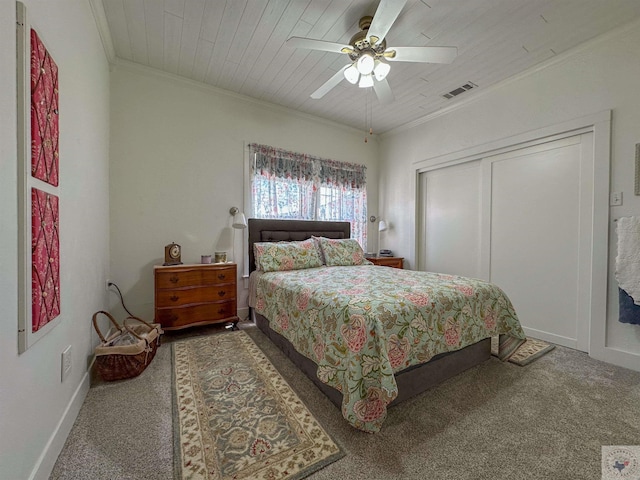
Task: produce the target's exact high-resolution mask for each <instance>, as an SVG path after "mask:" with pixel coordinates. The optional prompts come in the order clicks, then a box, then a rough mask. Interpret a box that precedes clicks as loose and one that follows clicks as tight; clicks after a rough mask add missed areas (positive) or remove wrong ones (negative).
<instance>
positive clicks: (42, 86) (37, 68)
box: [31, 29, 59, 187]
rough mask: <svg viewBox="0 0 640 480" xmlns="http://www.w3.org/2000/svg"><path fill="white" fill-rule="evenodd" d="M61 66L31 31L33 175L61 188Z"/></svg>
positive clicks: (33, 31)
mask: <svg viewBox="0 0 640 480" xmlns="http://www.w3.org/2000/svg"><path fill="white" fill-rule="evenodd" d="M58 138H59V135H58V66H57V65H56V62H54V61H53V58H51V55H49V52H48V51H47V49H46V48H45V46H44V44H43V43H42V41H41V40H40V38H39V37H38V34H37V33H36V31H35V30H33V29H31V175H33V176H34V177H35V178H37V179H38V180H42V181H43V182H47V183H49V184H51V185H53V186H55V187H57V186H58Z"/></svg>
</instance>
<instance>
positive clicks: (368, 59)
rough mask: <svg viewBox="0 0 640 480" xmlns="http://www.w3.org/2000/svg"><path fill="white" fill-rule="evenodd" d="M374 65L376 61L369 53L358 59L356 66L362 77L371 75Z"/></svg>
mask: <svg viewBox="0 0 640 480" xmlns="http://www.w3.org/2000/svg"><path fill="white" fill-rule="evenodd" d="M374 64H375V60H374V59H373V57H372V56H371V55H370V54H368V53H363V54H362V55H361V56H360V58H359V59H358V61H357V63H356V66H357V68H358V71H359V72H360V73H361V74H362V75H371V72H373V67H374Z"/></svg>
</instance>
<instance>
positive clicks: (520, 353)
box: [491, 337, 556, 366]
mask: <svg viewBox="0 0 640 480" xmlns="http://www.w3.org/2000/svg"><path fill="white" fill-rule="evenodd" d="M554 348H556V346H555V345H550V344H548V343H546V342H543V341H542V340H537V339H535V338H527V339H526V340H525V342H524V343H523V344H522V345H520V346H519V347H518V348H517V349H516V351H515V352H514V353H513V354H511V355H510V356H509V361H510V362H511V363H515V364H516V365H520V366H524V365H527V364H529V363H531V362H533V361H534V360H537V359H538V358H540V357H542V356H543V355H545V354H547V353H549V352H550V351H551V350H553V349H554ZM491 354H492V355H494V356H496V357H497V356H498V337H492V338H491Z"/></svg>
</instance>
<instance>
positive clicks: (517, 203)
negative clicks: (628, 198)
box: [484, 134, 593, 350]
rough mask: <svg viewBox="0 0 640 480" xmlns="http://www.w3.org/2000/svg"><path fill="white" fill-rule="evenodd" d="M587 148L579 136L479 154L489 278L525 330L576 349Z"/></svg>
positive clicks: (583, 340) (582, 339) (584, 289)
mask: <svg viewBox="0 0 640 480" xmlns="http://www.w3.org/2000/svg"><path fill="white" fill-rule="evenodd" d="M592 150H593V140H592V135H591V134H586V135H577V136H574V137H570V138H565V139H562V140H556V141H553V142H548V143H545V144H542V145H537V146H535V147H529V148H524V149H520V150H515V151H512V152H510V153H506V154H502V155H499V156H494V157H489V158H485V159H484V165H485V172H487V171H488V172H490V177H491V178H490V184H491V196H490V199H491V200H490V201H491V216H490V220H489V222H488V223H489V224H490V247H489V248H490V262H489V265H490V280H491V281H492V282H493V283H496V284H497V285H499V286H500V287H502V288H503V289H504V290H505V292H506V293H507V295H508V296H509V298H510V299H511V301H512V302H513V304H514V306H515V309H516V312H517V313H518V316H519V317H520V321H521V323H522V324H523V326H524V327H525V331H526V332H527V334H528V335H530V336H533V337H536V338H541V339H544V340H548V341H552V342H555V343H558V344H561V345H565V346H569V347H573V348H579V349H581V350H587V348H588V323H587V316H586V315H585V312H584V311H583V310H584V308H586V307H585V305H588V303H589V288H588V282H587V284H585V279H587V278H588V276H589V274H588V272H585V271H582V272H581V268H585V260H586V263H587V264H588V262H589V259H588V257H587V258H585V254H584V252H585V249H586V250H590V248H591V244H590V242H591V240H590V224H589V218H590V215H591V208H592V207H591V201H592V197H591V195H590V194H588V193H585V192H586V191H588V190H591V189H592V188H591V187H590V184H589V182H590V178H591V176H592V174H591V176H590V173H589V168H590V165H592V163H593V162H592ZM591 171H592V169H591ZM585 183H586V184H585ZM585 187H586V188H585ZM585 223H586V225H585ZM581 273H582V275H581ZM585 295H586V296H585Z"/></svg>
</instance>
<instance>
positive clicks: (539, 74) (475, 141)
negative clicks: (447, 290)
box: [379, 22, 640, 370]
mask: <svg viewBox="0 0 640 480" xmlns="http://www.w3.org/2000/svg"><path fill="white" fill-rule="evenodd" d="M638 78H640V23H639V22H634V23H633V24H632V25H628V26H627V27H626V28H622V29H619V30H617V31H614V32H611V33H609V34H607V35H605V36H603V37H600V38H599V39H597V40H596V41H593V42H590V43H589V44H588V45H587V46H583V47H581V48H578V49H576V50H574V51H573V52H572V54H571V55H566V56H564V55H563V56H562V58H561V59H559V60H556V61H555V62H550V63H549V64H548V65H547V66H546V68H543V69H538V70H536V71H533V72H532V73H531V74H530V75H527V76H522V77H519V78H517V79H514V80H513V81H509V82H504V83H503V84H502V85H501V86H500V87H499V88H496V89H493V90H489V91H487V92H486V93H485V94H483V93H482V90H480V91H478V92H477V95H475V96H474V97H471V94H472V93H473V92H472V93H470V97H469V98H470V99H469V100H464V98H461V99H460V100H459V101H460V102H461V103H460V105H459V108H451V109H450V110H449V111H446V112H444V113H443V114H441V115H434V116H433V118H431V119H429V120H428V121H427V122H425V123H423V124H421V125H417V126H414V127H413V128H407V129H400V130H399V131H397V132H391V133H389V134H386V135H384V136H383V138H382V142H381V167H380V177H381V178H382V179H384V181H382V182H381V189H380V192H379V196H380V205H384V206H385V210H384V212H383V215H384V216H385V217H386V218H387V219H389V220H390V221H392V222H393V224H394V228H393V229H391V230H390V231H388V232H386V233H387V235H386V238H385V242H386V243H385V244H384V245H383V246H385V247H388V248H392V249H395V250H398V251H402V252H406V253H405V255H406V256H407V257H409V258H408V260H409V263H410V265H412V266H413V265H415V251H414V250H415V237H414V228H413V224H414V221H415V189H407V188H406V185H414V184H415V168H414V167H413V165H412V164H413V163H414V162H417V161H423V160H426V159H430V158H435V157H438V156H440V155H445V154H450V153H453V152H458V151H461V150H465V149H467V148H470V147H474V146H479V145H483V144H488V143H490V142H493V141H497V140H500V139H504V138H507V137H510V136H513V135H518V134H522V133H524V132H529V131H532V130H535V129H539V128H543V127H547V126H550V125H556V124H560V123H563V122H567V121H570V120H573V119H576V118H578V117H582V116H585V115H591V114H595V113H597V112H601V111H604V110H608V109H611V110H613V122H612V138H611V191H618V192H623V193H624V204H623V205H622V206H619V207H611V209H610V213H611V219H610V222H609V274H608V282H609V286H608V295H607V298H608V301H607V319H606V322H607V340H606V345H603V346H602V347H603V349H604V350H606V352H605V354H604V355H600V357H602V358H604V359H606V360H608V361H611V362H613V363H618V364H622V365H625V366H628V367H632V368H636V369H638V370H640V327H638V326H631V325H626V324H621V323H619V322H618V320H617V314H618V306H617V284H616V282H615V278H614V273H613V272H614V261H615V256H616V242H617V239H616V236H615V230H614V228H615V223H614V222H613V219H614V218H618V217H620V216H624V215H640V197H636V196H634V192H633V189H634V180H633V179H634V151H635V144H636V143H640V95H639V94H638ZM470 80H473V79H470ZM480 87H481V88H482V85H481V86H480ZM603 321H604V319H603ZM604 347H606V348H604ZM592 353H593V352H592ZM629 354H630V355H629Z"/></svg>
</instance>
